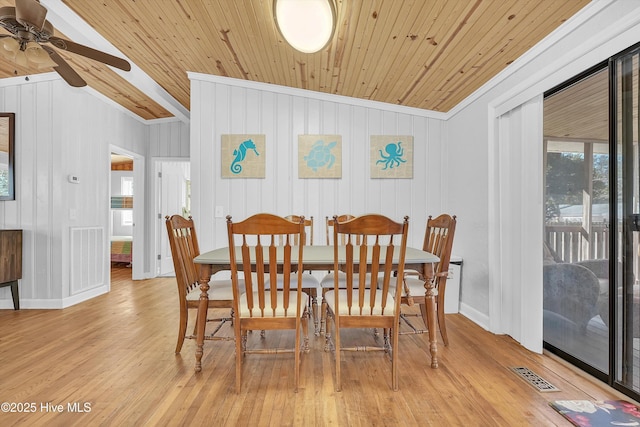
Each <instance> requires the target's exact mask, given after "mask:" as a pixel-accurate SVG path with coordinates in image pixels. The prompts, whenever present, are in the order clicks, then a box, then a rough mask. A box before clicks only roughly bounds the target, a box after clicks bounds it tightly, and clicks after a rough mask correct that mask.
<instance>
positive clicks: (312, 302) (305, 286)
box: [261, 215, 320, 337]
mask: <svg viewBox="0 0 640 427" xmlns="http://www.w3.org/2000/svg"><path fill="white" fill-rule="evenodd" d="M284 218H285V219H287V220H289V221H292V222H294V223H300V221H303V222H304V228H305V235H304V239H303V240H300V236H298V235H293V236H289V237H291V238H292V239H293V244H294V245H299V244H300V242H301V241H302V243H303V244H304V245H313V217H310V218H309V219H306V218H305V217H303V216H301V215H287V216H285V217H284ZM287 236H288V235H280V236H277V237H276V241H277V244H278V245H283V244H284V243H285V241H286V238H287ZM291 274H292V275H294V276H295V275H296V272H293V273H291ZM282 281H283V277H282V274H278V275H277V283H278V285H277V286H278V288H279V289H282ZM319 285H320V281H319V280H318V279H317V278H316V277H315V276H314V275H313V274H311V272H310V271H305V272H303V274H302V290H303V291H304V292H305V293H306V294H307V295H309V298H310V299H309V307H308V313H309V316H313V324H314V328H315V329H314V330H315V334H316V335H319V334H320V333H319V330H320V328H319V325H318V323H319V321H318V302H317V301H318V287H319ZM266 286H267V288H269V287H270V286H271V279H270V278H269V276H267V284H266ZM261 336H263V337H264V331H262V332H261Z"/></svg>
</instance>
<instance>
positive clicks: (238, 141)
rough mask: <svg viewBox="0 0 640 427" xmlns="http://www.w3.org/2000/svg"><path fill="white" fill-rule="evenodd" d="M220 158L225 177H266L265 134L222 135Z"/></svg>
mask: <svg viewBox="0 0 640 427" xmlns="http://www.w3.org/2000/svg"><path fill="white" fill-rule="evenodd" d="M220 158H221V165H222V177H223V178H264V177H265V136H264V135H242V134H232V135H222V144H221V147H220Z"/></svg>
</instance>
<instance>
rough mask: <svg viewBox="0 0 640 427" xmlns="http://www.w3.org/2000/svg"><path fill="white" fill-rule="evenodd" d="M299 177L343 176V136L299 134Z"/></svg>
mask: <svg viewBox="0 0 640 427" xmlns="http://www.w3.org/2000/svg"><path fill="white" fill-rule="evenodd" d="M298 178H342V136H341V135H298Z"/></svg>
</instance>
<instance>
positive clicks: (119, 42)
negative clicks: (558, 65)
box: [0, 0, 589, 119]
mask: <svg viewBox="0 0 640 427" xmlns="http://www.w3.org/2000/svg"><path fill="white" fill-rule="evenodd" d="M63 3H64V4H66V5H67V6H68V7H69V8H71V9H72V10H73V11H74V12H75V13H77V14H78V15H79V16H80V17H82V18H83V19H84V20H85V21H86V22H87V23H88V24H89V25H90V26H92V27H93V28H94V29H95V30H97V32H98V33H100V34H101V35H102V36H103V37H105V38H106V39H107V40H109V41H110V42H111V43H112V44H113V45H114V46H115V47H116V48H117V49H119V50H120V51H121V52H123V53H124V54H125V55H126V56H127V57H128V58H129V59H130V60H131V61H133V62H134V63H135V64H136V65H137V66H139V67H140V68H141V69H142V70H143V71H144V72H146V73H147V74H148V75H149V76H150V77H151V78H152V79H153V80H155V81H156V82H157V83H158V84H159V85H160V86H161V87H163V88H164V89H165V90H166V91H167V92H169V94H171V95H172V96H173V97H174V98H175V99H176V100H177V101H178V102H179V103H180V104H181V105H183V106H184V107H185V108H187V109H188V108H189V105H190V102H189V86H190V85H189V80H188V78H187V71H193V72H199V73H206V74H213V75H218V76H228V77H233V78H237V79H245V80H251V81H256V82H266V83H273V84H277V85H283V86H290V87H294V88H302V89H309V90H313V91H319V92H324V93H331V94H339V95H344V96H350V97H355V98H361V99H367V100H375V101H381V102H386V103H391V104H399V105H404V106H409V107H416V108H422V109H428V110H433V111H441V112H447V111H449V110H450V109H451V108H453V107H454V106H456V105H457V104H458V103H459V102H461V101H462V100H463V99H465V98H466V97H467V96H469V95H470V94H471V93H473V92H474V91H475V90H476V89H478V88H479V87H481V86H482V85H483V84H484V83H486V82H487V81H488V80H489V79H491V78H492V77H493V76H495V75H496V74H497V73H499V72H500V71H502V70H503V69H504V68H505V67H507V66H508V65H509V64H511V63H512V62H513V61H514V60H516V59H517V58H518V57H519V56H521V55H522V54H523V53H525V52H526V51H527V50H528V49H530V48H531V47H532V46H534V45H535V44H536V43H538V42H539V41H540V40H542V39H543V38H544V37H545V36H547V35H548V34H549V33H551V32H552V31H553V30H555V29H556V28H557V27H558V26H559V25H561V24H562V23H563V22H564V21H566V20H567V19H568V18H569V17H571V16H572V15H574V14H575V13H576V12H578V11H579V10H580V9H581V8H583V7H584V6H585V5H587V4H588V3H589V0H570V1H558V0H536V1H524V0H403V1H401V0H377V1H376V0H337V2H336V3H337V4H336V5H337V13H338V24H337V29H336V35H335V37H334V39H333V42H332V43H331V44H330V45H329V46H328V47H327V48H326V49H325V50H324V51H322V52H319V53H316V54H303V53H299V52H296V51H294V50H293V49H292V48H290V47H289V46H288V45H287V44H286V42H284V40H283V39H282V38H281V37H280V35H279V34H278V32H277V31H276V29H275V27H274V24H273V17H272V0H188V1H187V0H154V1H132V0H103V1H87V0H63ZM43 4H45V5H46V2H45V1H43ZM4 5H13V0H0V6H4ZM56 35H59V36H61V37H64V35H63V34H59V33H56ZM63 57H64V58H65V59H68V60H69V62H70V63H71V65H72V66H73V67H74V68H75V69H76V70H77V71H78V72H79V74H80V75H81V76H82V77H83V78H84V79H85V80H86V81H87V82H88V84H89V85H90V86H91V87H93V88H95V89H96V90H97V91H99V92H101V93H103V94H104V95H106V96H107V97H109V98H112V99H113V100H114V101H115V102H117V103H119V104H121V105H122V106H124V107H125V108H127V109H128V110H130V111H132V112H134V113H135V114H137V115H139V116H140V117H142V118H143V119H154V118H163V117H169V116H171V113H169V112H168V111H167V110H165V109H164V108H163V107H161V106H160V105H158V104H157V103H156V102H154V101H153V100H152V99H151V98H150V97H148V96H146V95H145V93H144V92H143V91H141V90H138V89H137V88H135V87H133V86H132V85H131V84H130V83H129V82H128V81H126V80H124V79H123V78H121V77H120V76H119V75H118V74H116V73H114V72H113V71H111V70H110V69H109V68H108V67H106V66H103V65H101V64H99V63H96V62H93V61H91V60H87V59H84V58H81V57H79V56H77V55H73V54H63ZM43 71H45V72H46V71H51V70H43ZM35 72H37V70H29V69H23V68H21V67H18V66H16V65H15V64H13V63H10V62H9V61H7V60H6V59H4V58H0V78H2V77H10V76H14V75H27V74H32V73H35Z"/></svg>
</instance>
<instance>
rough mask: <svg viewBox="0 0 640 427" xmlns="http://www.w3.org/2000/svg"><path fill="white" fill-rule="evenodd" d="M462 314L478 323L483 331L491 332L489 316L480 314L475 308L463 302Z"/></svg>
mask: <svg viewBox="0 0 640 427" xmlns="http://www.w3.org/2000/svg"><path fill="white" fill-rule="evenodd" d="M460 314H462V315H463V316H464V317H466V318H468V319H469V320H471V321H472V322H474V323H476V324H477V325H478V326H480V327H482V328H483V329H486V330H487V331H488V330H489V316H487V315H486V314H484V313H481V312H479V311H478V310H476V309H475V308H473V307H471V306H469V305H467V304H465V303H463V302H460Z"/></svg>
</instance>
